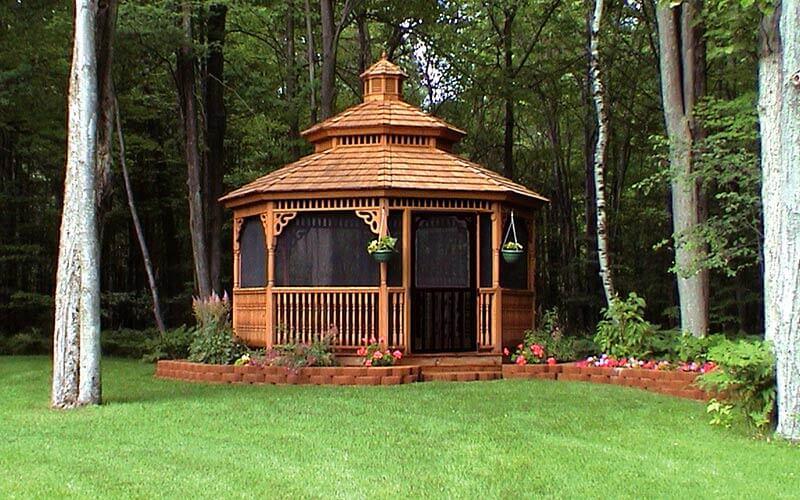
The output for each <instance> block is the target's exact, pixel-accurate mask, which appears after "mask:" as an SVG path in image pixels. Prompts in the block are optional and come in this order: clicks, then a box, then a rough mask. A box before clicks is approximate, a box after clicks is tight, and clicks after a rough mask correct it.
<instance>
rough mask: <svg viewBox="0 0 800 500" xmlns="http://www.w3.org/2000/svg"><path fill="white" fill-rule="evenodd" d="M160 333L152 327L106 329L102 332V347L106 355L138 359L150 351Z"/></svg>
mask: <svg viewBox="0 0 800 500" xmlns="http://www.w3.org/2000/svg"><path fill="white" fill-rule="evenodd" d="M158 335H159V332H158V330H156V329H152V328H151V329H146V330H133V329H129V328H121V329H119V330H104V331H103V332H101V333H100V349H101V351H102V353H103V355H104V356H117V357H121V358H135V359H137V358H141V357H142V356H144V355H146V354H147V353H148V352H149V346H150V344H151V343H152V342H153V339H155V338H157V337H158Z"/></svg>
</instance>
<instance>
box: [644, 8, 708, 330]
mask: <svg viewBox="0 0 800 500" xmlns="http://www.w3.org/2000/svg"><path fill="white" fill-rule="evenodd" d="M678 15H679V16H680V18H678V19H676V18H677V17H678ZM656 18H657V21H658V37H659V56H660V57H659V59H660V70H661V94H662V99H663V107H664V118H665V121H666V128H667V136H668V137H669V162H670V167H671V169H672V178H673V180H672V214H673V230H674V233H675V263H676V267H677V268H678V296H679V302H680V311H681V329H682V330H683V331H688V332H691V333H692V334H693V335H696V336H703V335H705V334H706V332H707V331H708V270H706V269H703V270H700V271H697V272H695V273H694V274H691V275H689V276H687V275H686V270H689V269H691V268H692V267H696V266H697V263H698V262H699V261H700V260H701V259H702V258H703V256H704V254H705V249H704V248H703V246H702V245H697V244H692V245H686V244H684V243H683V241H682V240H681V238H682V237H686V236H687V235H688V234H690V233H691V231H692V230H693V229H694V228H695V227H697V225H698V224H700V223H702V222H703V219H704V216H705V207H704V197H703V195H702V193H701V190H700V186H699V185H698V183H697V182H696V181H694V180H692V179H691V176H692V173H693V169H692V147H693V145H694V139H695V133H693V130H692V127H693V125H695V122H694V120H693V119H692V112H693V107H694V104H695V102H696V101H697V98H698V97H699V92H702V87H703V85H702V84H701V83H700V81H701V80H702V78H699V76H700V75H702V74H703V72H704V68H702V67H701V64H698V62H702V57H701V54H702V46H701V43H700V38H701V37H700V36H699V35H698V34H697V33H696V31H697V29H698V28H697V24H696V23H697V17H696V8H695V3H693V2H692V1H686V2H683V3H682V4H680V5H678V6H676V7H670V4H669V3H665V2H659V3H658V4H657V6H656Z"/></svg>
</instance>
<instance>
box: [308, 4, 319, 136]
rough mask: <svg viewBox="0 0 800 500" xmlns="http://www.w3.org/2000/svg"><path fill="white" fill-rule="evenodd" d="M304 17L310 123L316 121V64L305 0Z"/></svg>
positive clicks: (309, 18) (309, 11)
mask: <svg viewBox="0 0 800 500" xmlns="http://www.w3.org/2000/svg"><path fill="white" fill-rule="evenodd" d="M305 18H306V58H307V60H308V109H309V113H310V114H311V124H312V125H313V124H314V123H317V84H316V78H315V76H314V73H315V70H314V68H315V65H316V64H317V60H316V52H315V51H314V30H313V29H312V27H311V24H312V23H311V4H310V2H309V0H305Z"/></svg>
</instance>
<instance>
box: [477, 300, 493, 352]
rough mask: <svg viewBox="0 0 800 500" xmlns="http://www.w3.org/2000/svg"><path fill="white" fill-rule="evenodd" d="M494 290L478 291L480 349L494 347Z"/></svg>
mask: <svg viewBox="0 0 800 500" xmlns="http://www.w3.org/2000/svg"><path fill="white" fill-rule="evenodd" d="M493 301H494V290H493V289H491V288H488V289H484V288H481V289H480V290H479V291H478V349H489V348H492V347H494V330H493V324H492V323H493V316H492V306H493V304H492V302H493Z"/></svg>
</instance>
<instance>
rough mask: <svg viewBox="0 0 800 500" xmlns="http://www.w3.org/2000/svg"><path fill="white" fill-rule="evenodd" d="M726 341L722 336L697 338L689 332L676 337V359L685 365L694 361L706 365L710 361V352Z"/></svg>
mask: <svg viewBox="0 0 800 500" xmlns="http://www.w3.org/2000/svg"><path fill="white" fill-rule="evenodd" d="M724 340H725V336H724V335H721V334H715V335H706V336H705V337H695V336H694V335H692V334H691V333H689V332H684V333H683V334H681V335H678V336H677V337H676V343H675V348H674V359H675V360H676V361H682V362H684V363H689V362H692V361H695V362H698V363H704V362H706V361H709V358H708V353H709V350H710V349H711V348H712V347H714V346H716V345H717V344H719V343H720V342H723V341H724Z"/></svg>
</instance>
